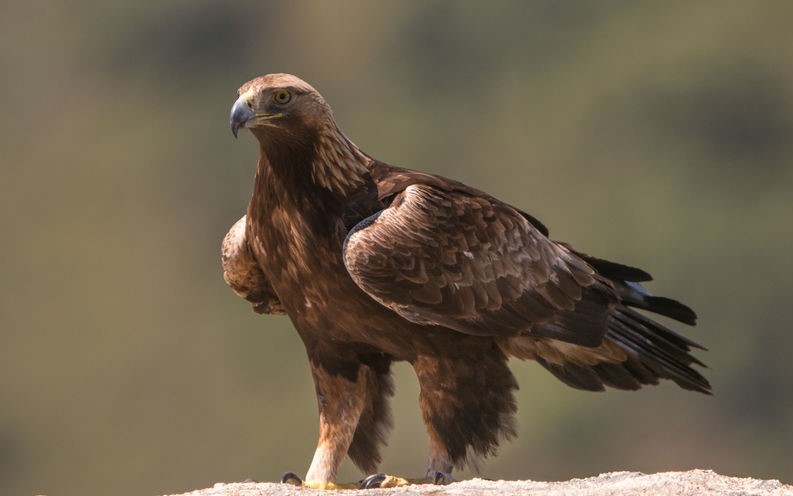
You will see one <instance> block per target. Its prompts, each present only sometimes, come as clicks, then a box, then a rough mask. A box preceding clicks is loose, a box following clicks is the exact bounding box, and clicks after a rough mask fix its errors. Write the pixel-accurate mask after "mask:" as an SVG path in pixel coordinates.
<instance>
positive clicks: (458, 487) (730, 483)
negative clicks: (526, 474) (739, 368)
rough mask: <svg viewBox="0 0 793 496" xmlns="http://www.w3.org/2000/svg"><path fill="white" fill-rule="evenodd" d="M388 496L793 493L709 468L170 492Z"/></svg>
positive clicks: (733, 495)
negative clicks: (556, 478)
mask: <svg viewBox="0 0 793 496" xmlns="http://www.w3.org/2000/svg"><path fill="white" fill-rule="evenodd" d="M312 494H332V495H334V496H343V495H353V494H354V495H356V496H372V495H377V496H388V495H400V496H401V495H433V496H442V495H466V496H469V495H471V496H478V495H483V496H491V495H492V496H496V495H500V494H510V495H513V494H515V495H530V496H561V495H565V496H575V495H582V496H584V495H585V496H611V495H614V496H617V495H619V496H628V495H646V496H666V495H669V496H671V495H675V496H688V495H690V496H708V495H730V496H738V495H741V496H744V495H757V496H783V495H784V496H793V486H790V485H787V484H782V483H781V482H779V481H777V480H759V479H749V478H738V477H727V476H724V475H719V474H717V473H715V472H713V471H711V470H691V471H688V472H664V473H659V474H652V475H645V474H642V473H639V472H611V473H608V474H601V475H599V476H597V477H590V478H587V479H572V480H569V481H565V482H534V481H491V480H483V479H472V480H467V481H461V482H455V483H454V484H449V485H447V486H434V485H415V486H407V487H398V488H391V489H367V490H345V491H333V492H325V491H317V490H313V489H302V488H299V487H295V486H290V485H287V484H273V483H263V482H239V483H228V484H226V483H218V484H215V486H214V487H212V488H208V489H201V490H198V491H192V492H189V493H184V494H182V495H172V496H265V495H266V496H294V495H302V496H310V495H312Z"/></svg>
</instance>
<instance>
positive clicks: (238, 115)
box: [229, 93, 256, 138]
mask: <svg viewBox="0 0 793 496" xmlns="http://www.w3.org/2000/svg"><path fill="white" fill-rule="evenodd" d="M249 98H250V95H248V94H247V93H246V94H243V95H242V96H240V97H239V98H238V99H237V101H236V102H234V105H232V107H231V117H230V118H229V122H230V124H231V133H232V134H233V135H234V137H235V138H236V137H237V131H239V129H240V128H241V127H244V126H245V124H247V123H248V121H250V120H251V119H253V118H254V117H256V114H255V113H254V111H253V108H252V106H251V102H250V99H249Z"/></svg>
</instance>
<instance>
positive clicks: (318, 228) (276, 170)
mask: <svg viewBox="0 0 793 496" xmlns="http://www.w3.org/2000/svg"><path fill="white" fill-rule="evenodd" d="M310 172H311V170H310V162H309V161H307V160H306V159H305V158H304V157H298V156H289V155H281V156H279V155H276V157H275V158H273V157H271V156H270V155H269V154H268V153H267V151H266V150H265V149H264V147H262V148H261V150H260V154H259V163H258V166H257V170H256V181H255V185H254V190H253V197H252V199H251V208H250V209H249V212H248V214H249V215H250V216H251V219H252V221H254V222H259V223H262V224H264V225H269V226H270V227H273V226H274V225H275V224H278V225H279V226H281V227H283V228H285V227H286V226H285V224H284V222H287V220H288V223H289V224H294V225H297V226H299V228H300V229H309V230H310V232H312V233H313V234H314V235H319V236H322V235H330V234H331V232H332V231H333V228H334V221H333V219H334V218H337V217H340V216H341V212H342V211H343V208H344V198H341V197H339V196H337V195H335V194H333V193H332V192H331V191H329V190H328V189H326V188H324V187H322V186H320V185H318V184H316V183H315V182H314V181H312V180H310V179H309V177H310ZM273 216H279V219H280V220H281V221H283V222H280V221H279V222H277V223H273V221H274V218H273Z"/></svg>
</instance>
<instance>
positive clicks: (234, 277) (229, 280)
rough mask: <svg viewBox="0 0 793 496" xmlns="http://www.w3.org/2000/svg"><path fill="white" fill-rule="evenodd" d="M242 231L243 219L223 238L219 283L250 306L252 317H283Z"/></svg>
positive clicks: (244, 225)
mask: <svg viewBox="0 0 793 496" xmlns="http://www.w3.org/2000/svg"><path fill="white" fill-rule="evenodd" d="M246 227H247V226H246V216H244V215H243V216H242V218H240V220H238V221H237V222H236V223H234V225H233V226H231V229H229V232H228V234H226V237H225V238H223V245H222V247H221V261H222V263H223V279H225V281H226V284H228V285H229V287H231V289H233V290H234V292H235V293H237V294H238V295H239V296H241V297H243V298H245V299H246V300H248V301H249V302H251V303H252V304H253V310H254V311H255V312H256V313H268V314H274V315H284V314H285V313H286V311H285V310H284V307H283V305H281V301H280V300H279V299H278V296H277V295H276V294H275V292H274V291H273V288H272V286H271V285H270V281H268V280H267V277H266V276H265V275H264V272H262V269H261V268H260V267H259V264H258V263H257V262H256V259H255V258H254V256H253V253H252V252H251V248H250V246H249V245H248V240H247V238H246V234H245V231H246Z"/></svg>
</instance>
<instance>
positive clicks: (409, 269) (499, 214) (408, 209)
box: [344, 183, 617, 345]
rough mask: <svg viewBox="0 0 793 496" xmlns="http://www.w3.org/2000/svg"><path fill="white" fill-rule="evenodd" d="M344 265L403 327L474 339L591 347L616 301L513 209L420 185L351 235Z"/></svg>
mask: <svg viewBox="0 0 793 496" xmlns="http://www.w3.org/2000/svg"><path fill="white" fill-rule="evenodd" d="M344 260H345V264H346V267H347V270H348V272H349V273H350V275H351V276H352V278H353V280H354V281H355V282H356V283H357V284H358V286H360V287H361V288H362V289H363V290H364V291H366V292H367V293H368V294H369V295H371V296H372V297H373V298H374V299H376V300H377V301H379V302H381V303H382V304H384V305H386V306H387V307H389V308H391V309H393V310H394V311H396V312H397V313H399V314H400V315H402V316H403V317H404V318H406V319H408V320H410V321H412V322H416V323H418V324H434V325H443V326H445V327H449V328H451V329H455V330H457V331H460V332H464V333H468V334H474V335H488V336H490V335H492V336H509V335H518V334H521V333H524V332H532V333H533V334H534V335H535V336H537V337H541V336H551V337H554V338H556V339H560V340H563V341H570V342H573V343H578V344H586V345H597V344H598V343H600V341H601V339H602V337H603V335H604V334H605V332H606V329H607V327H606V325H605V323H606V318H607V315H608V311H609V308H610V305H611V304H613V303H616V301H617V296H616V293H615V292H614V291H613V289H612V288H611V287H609V286H608V285H606V284H604V283H603V282H602V281H601V280H599V279H598V278H597V277H596V273H595V271H594V270H593V269H592V268H591V267H590V266H588V265H587V264H586V263H583V262H582V261H581V260H580V259H579V258H577V257H575V256H573V255H571V253H570V252H569V251H568V250H567V249H566V248H564V247H562V246H560V245H557V244H555V243H553V242H552V241H550V240H548V239H547V238H546V237H545V236H543V235H542V234H541V233H540V232H539V231H538V230H537V229H536V228H535V227H533V226H532V225H531V224H530V223H529V221H528V220H526V219H525V218H524V217H523V216H522V215H521V214H520V213H518V212H517V211H516V210H514V209H513V208H511V207H509V206H507V205H505V204H503V203H501V202H498V201H497V200H495V199H492V198H488V197H483V196H473V195H470V194H468V193H465V192H459V191H444V190H442V189H440V188H437V187H432V186H428V185H424V184H415V183H414V184H411V185H410V186H408V187H406V188H405V190H404V191H403V192H401V193H400V194H398V195H397V196H396V197H395V198H394V200H393V202H392V203H391V206H390V207H389V208H387V209H384V210H382V211H381V212H380V213H378V214H377V215H376V217H374V218H370V219H368V220H365V221H364V222H362V223H361V224H359V225H358V226H356V227H355V228H353V230H352V231H351V233H350V234H349V236H348V238H347V241H346V243H345V250H344ZM590 300H591V301H594V302H596V303H595V304H591V303H590Z"/></svg>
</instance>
